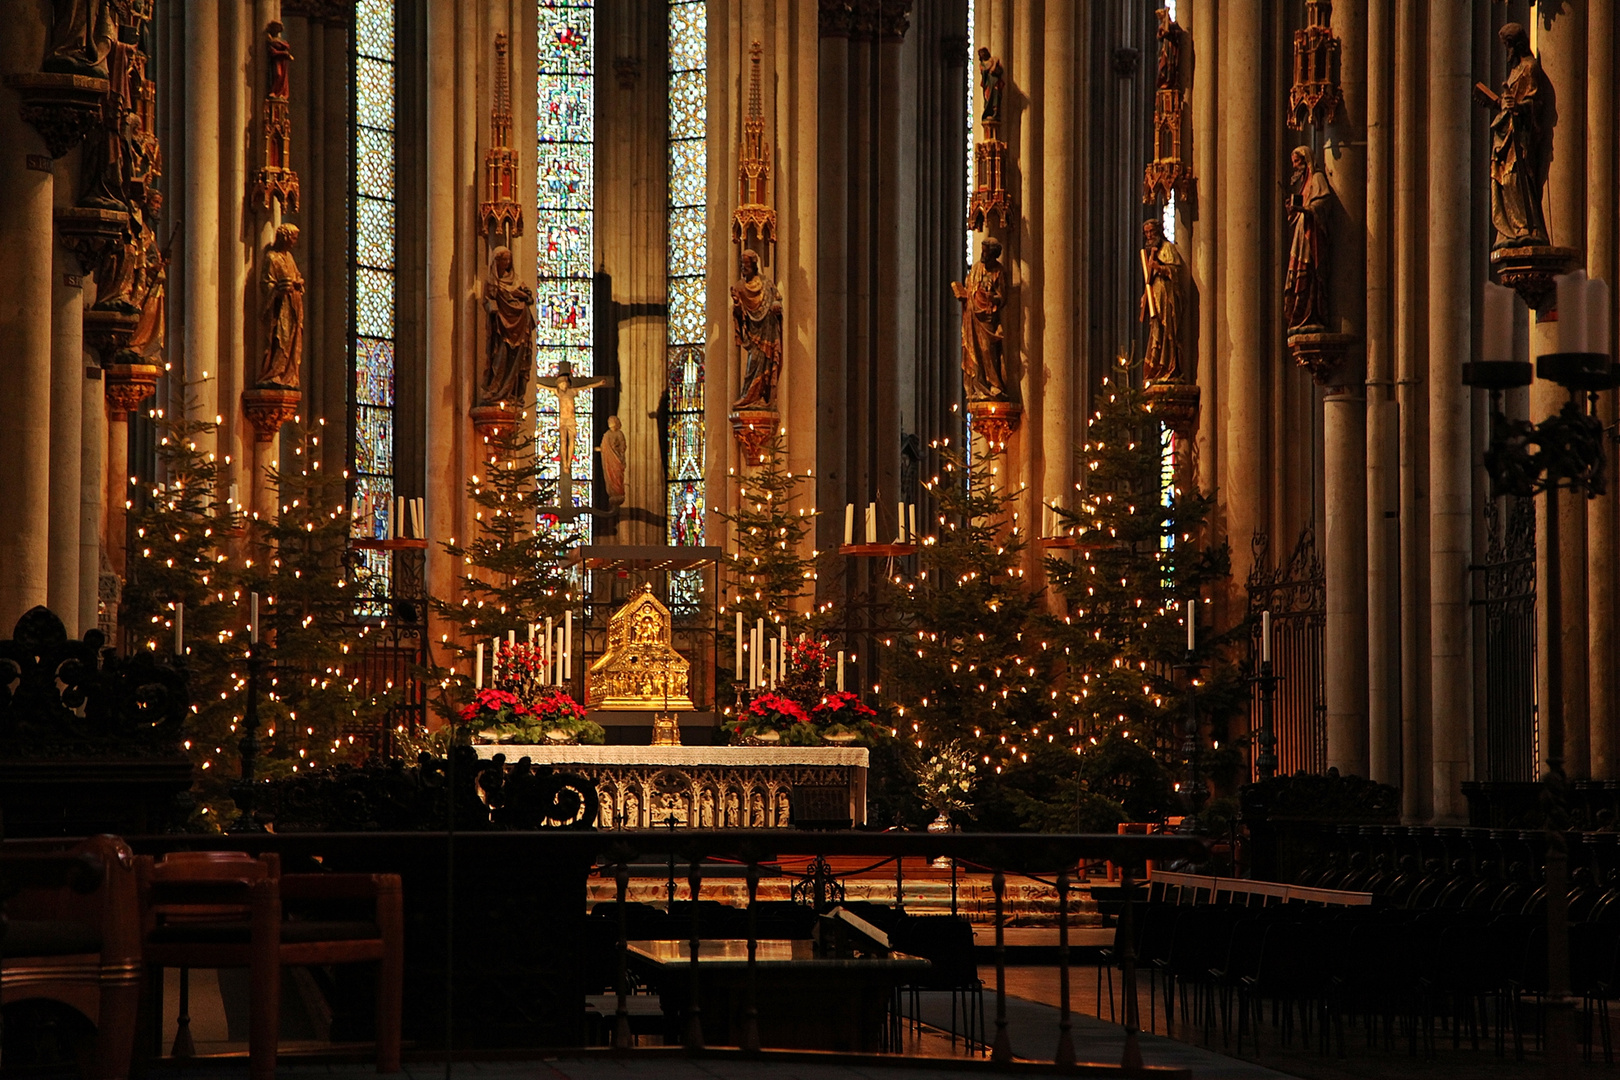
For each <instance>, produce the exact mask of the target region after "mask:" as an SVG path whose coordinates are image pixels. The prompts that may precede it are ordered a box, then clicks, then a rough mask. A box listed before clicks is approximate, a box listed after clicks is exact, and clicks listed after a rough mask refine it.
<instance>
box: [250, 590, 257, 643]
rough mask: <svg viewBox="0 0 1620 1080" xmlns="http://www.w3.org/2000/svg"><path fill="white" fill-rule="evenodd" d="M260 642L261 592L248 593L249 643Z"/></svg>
mask: <svg viewBox="0 0 1620 1080" xmlns="http://www.w3.org/2000/svg"><path fill="white" fill-rule="evenodd" d="M258 643H259V594H258V593H248V644H249V645H257V644H258Z"/></svg>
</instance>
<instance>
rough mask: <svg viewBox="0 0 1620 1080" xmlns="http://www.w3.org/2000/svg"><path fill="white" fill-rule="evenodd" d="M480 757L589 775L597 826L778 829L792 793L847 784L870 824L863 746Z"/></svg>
mask: <svg viewBox="0 0 1620 1080" xmlns="http://www.w3.org/2000/svg"><path fill="white" fill-rule="evenodd" d="M476 750H477V751H478V756H479V757H481V758H490V757H493V756H495V755H496V754H504V755H505V756H506V760H507V762H508V763H515V762H517V761H519V760H521V759H522V758H528V759H530V760H531V761H532V762H534V763H535V764H536V765H549V766H551V767H552V768H556V769H563V770H566V771H568V772H571V773H576V774H578V775H580V776H584V777H586V778H587V779H589V780H590V782H591V783H593V784H595V785H596V791H597V797H598V799H600V801H601V813H600V815H599V817H598V819H597V828H600V829H661V828H675V829H773V828H774V829H781V828H787V827H788V825H789V810H790V808H791V806H792V801H793V789H794V788H795V787H799V786H813V787H842V788H844V789H845V790H847V791H848V792H849V815H850V821H851V822H852V823H854V824H856V825H861V824H865V822H866V769H867V764H868V761H869V755H868V752H867V751H866V749H865V748H863V747H843V746H840V747H794V746H787V747H755V746H493V745H492V746H479V747H476Z"/></svg>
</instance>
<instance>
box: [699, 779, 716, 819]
mask: <svg viewBox="0 0 1620 1080" xmlns="http://www.w3.org/2000/svg"><path fill="white" fill-rule="evenodd" d="M698 824H699V825H701V826H702V827H703V828H705V829H712V828H714V791H713V790H712V789H710V788H704V789H703V794H702V795H701V796H699V797H698Z"/></svg>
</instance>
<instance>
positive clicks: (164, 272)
mask: <svg viewBox="0 0 1620 1080" xmlns="http://www.w3.org/2000/svg"><path fill="white" fill-rule="evenodd" d="M143 254H144V259H143V262H142V265H141V269H140V274H139V279H140V280H139V283H138V285H137V286H136V289H135V292H136V294H137V295H138V296H139V298H140V299H139V303H140V311H141V314H140V321H139V322H137V323H136V324H135V333H134V334H133V335H132V336H131V337H130V339H129V345H128V346H126V349H127V351H128V352H129V353H132V354H133V355H134V356H136V357H137V358H139V362H140V363H161V360H160V359H159V353H161V352H162V350H163V340H164V336H165V334H166V332H167V326H168V312H169V302H168V283H169V256H168V255H167V253H165V252H164V251H163V250H162V249H160V248H159V247H158V245H157V237H156V236H155V235H153V233H152V230H150V229H148V230H146V248H145V251H144V253H143Z"/></svg>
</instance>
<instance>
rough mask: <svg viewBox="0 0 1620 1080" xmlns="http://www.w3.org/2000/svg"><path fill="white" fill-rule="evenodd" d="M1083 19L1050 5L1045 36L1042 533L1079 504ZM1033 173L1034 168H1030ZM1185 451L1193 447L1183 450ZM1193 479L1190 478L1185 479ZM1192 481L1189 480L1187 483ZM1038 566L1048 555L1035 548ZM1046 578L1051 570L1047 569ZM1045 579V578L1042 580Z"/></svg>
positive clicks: (1037, 512)
mask: <svg viewBox="0 0 1620 1080" xmlns="http://www.w3.org/2000/svg"><path fill="white" fill-rule="evenodd" d="M1075 15H1076V9H1075V7H1074V6H1073V5H1069V4H1056V5H1048V6H1047V8H1046V18H1045V26H1044V28H1043V31H1042V36H1043V38H1044V50H1045V55H1044V56H1043V58H1042V62H1043V64H1044V66H1045V68H1046V70H1047V71H1048V72H1050V73H1055V74H1056V75H1057V76H1058V77H1057V78H1053V79H1050V80H1048V82H1047V92H1046V94H1045V95H1044V99H1043V101H1042V126H1041V141H1042V160H1041V164H1040V182H1041V184H1042V186H1043V187H1044V189H1045V191H1044V197H1043V202H1042V217H1043V219H1044V220H1043V222H1042V233H1041V244H1042V254H1041V260H1042V263H1043V266H1042V280H1041V285H1042V288H1041V310H1042V312H1043V313H1044V314H1043V320H1044V321H1043V323H1042V325H1041V367H1040V370H1039V371H1038V372H1035V371H1032V372H1031V373H1030V375H1031V378H1030V382H1031V383H1032V384H1035V383H1037V382H1038V383H1039V385H1040V391H1039V392H1040V399H1039V400H1040V402H1041V412H1040V430H1041V446H1040V453H1041V455H1042V458H1043V460H1042V462H1041V471H1040V473H1039V475H1038V481H1039V483H1038V486H1037V490H1038V492H1039V498H1038V499H1037V500H1032V501H1031V505H1030V509H1029V514H1030V516H1029V517H1028V518H1027V519H1026V520H1027V521H1028V522H1029V524H1030V527H1031V528H1033V529H1035V530H1037V531H1036V532H1035V535H1036V536H1039V535H1041V532H1040V531H1039V530H1040V529H1041V523H1042V522H1043V521H1044V520H1045V518H1046V511H1045V510H1044V509H1043V507H1042V506H1041V503H1043V502H1044V503H1054V502H1055V503H1057V504H1059V505H1061V506H1064V507H1066V508H1069V509H1073V508H1074V507H1075V500H1074V458H1075V454H1074V451H1075V443H1076V441H1077V439H1076V434H1075V424H1074V421H1075V420H1076V419H1079V417H1077V415H1076V413H1077V409H1078V401H1077V399H1076V397H1075V393H1074V371H1075V369H1076V367H1077V366H1078V361H1079V350H1078V348H1077V342H1076V336H1075V321H1076V319H1077V318H1078V317H1079V312H1080V296H1079V290H1078V288H1077V287H1076V275H1075V257H1074V250H1075V247H1076V243H1075V241H1076V232H1075V203H1076V199H1075V187H1076V182H1075V173H1076V172H1077V168H1076V167H1077V166H1078V165H1079V161H1078V159H1077V157H1076V155H1075V138H1074V132H1075V128H1076V125H1077V123H1078V117H1077V115H1076V110H1075V94H1076V93H1077V87H1076V85H1075V83H1076V82H1077V81H1078V80H1072V79H1070V78H1068V77H1067V73H1068V72H1072V71H1074V70H1076V69H1075V66H1074V63H1075V55H1074V54H1075ZM1026 168H1028V166H1027V165H1026ZM1177 450H1178V452H1181V453H1185V452H1186V451H1185V448H1184V447H1182V446H1180V445H1179V440H1178V446H1177ZM1179 475H1180V476H1181V477H1185V476H1186V473H1185V472H1182V473H1180V474H1179ZM1182 482H1183V483H1185V482H1186V481H1185V479H1183V480H1182ZM1030 550H1031V551H1032V552H1034V555H1035V559H1036V564H1037V568H1039V566H1040V558H1041V555H1042V554H1043V553H1042V552H1041V551H1040V549H1039V548H1038V547H1036V546H1035V545H1033V544H1032V545H1030ZM1041 576H1044V570H1042V571H1041ZM1037 580H1039V578H1037ZM1049 599H1050V600H1051V602H1053V603H1055V604H1056V605H1058V606H1057V607H1054V609H1053V610H1054V611H1061V608H1062V603H1063V602H1062V599H1061V597H1060V596H1058V595H1057V594H1056V593H1055V591H1054V593H1053V594H1052V596H1051V597H1050V598H1049Z"/></svg>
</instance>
